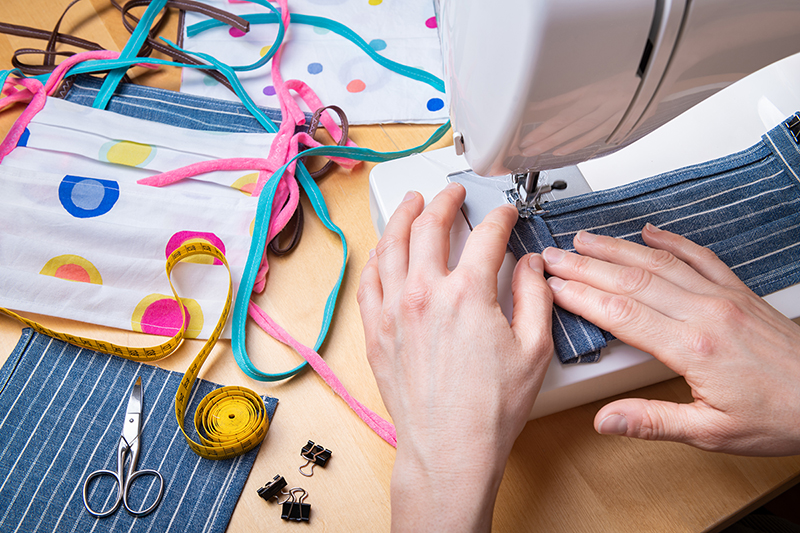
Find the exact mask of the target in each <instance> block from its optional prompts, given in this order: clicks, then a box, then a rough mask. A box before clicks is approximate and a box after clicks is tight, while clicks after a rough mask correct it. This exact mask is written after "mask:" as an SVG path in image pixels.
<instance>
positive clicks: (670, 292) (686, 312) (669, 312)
mask: <svg viewBox="0 0 800 533" xmlns="http://www.w3.org/2000/svg"><path fill="white" fill-rule="evenodd" d="M581 234H584V238H594V237H595V236H594V235H591V234H586V233H585V232H580V233H578V236H580V235H581ZM596 238H597V240H598V241H606V242H608V243H609V246H608V248H612V247H613V248H627V247H629V246H635V247H637V249H638V250H639V251H641V254H642V255H644V254H647V253H649V252H651V251H652V250H648V249H647V248H645V247H643V246H639V245H636V244H634V243H630V242H627V241H622V240H619V239H612V238H610V237H601V236H596ZM577 239H578V237H576V239H575V242H576V245H577V244H578V240H577ZM612 245H613V246H612ZM581 248H583V247H582V246H581ZM596 248H597V250H595V249H594V248H593V249H592V251H593V252H594V251H598V250H599V251H600V252H604V251H606V248H604V247H603V246H602V245H600V246H598V247H596ZM542 255H543V256H544V259H545V261H546V262H547V271H548V272H549V273H550V274H552V275H554V276H558V277H559V278H562V279H568V280H573V281H579V282H581V283H584V284H586V285H590V286H591V287H594V288H595V289H599V290H600V291H603V292H605V293H609V294H616V295H620V296H626V297H629V298H633V299H635V300H636V301H638V302H641V303H642V304H644V305H645V306H648V307H650V308H652V309H654V310H656V311H658V312H659V313H661V314H664V315H666V316H669V317H670V318H673V319H676V320H688V319H690V318H692V317H693V316H695V315H696V313H697V310H696V308H697V307H698V305H699V303H698V301H697V298H698V297H697V296H696V295H693V294H691V293H689V292H687V291H686V290H685V289H683V288H681V287H679V286H676V285H675V284H673V283H670V282H669V281H667V280H665V279H664V278H662V277H660V276H657V275H655V274H654V273H652V272H651V271H650V270H648V269H646V268H642V267H641V266H638V265H637V266H625V262H626V261H625V259H629V260H628V261H627V262H628V263H633V264H635V263H636V261H631V260H630V258H626V257H624V253H622V252H620V254H619V255H620V256H621V257H619V258H618V260H619V261H620V262H622V263H623V264H622V265H620V264H616V261H615V259H610V261H612V262H609V259H606V258H607V257H608V256H609V255H610V256H611V257H613V254H605V253H599V254H597V255H600V256H601V258H602V259H595V258H594V257H590V256H588V255H578V254H573V253H569V252H565V251H564V250H560V249H558V248H546V249H545V250H544V251H543V252H542ZM665 255H668V256H669V257H672V258H673V259H674V261H675V262H676V263H677V262H678V260H677V259H675V258H674V257H673V256H672V255H671V254H666V253H665ZM643 264H646V262H643ZM684 267H686V268H687V269H688V268H689V267H687V266H686V265H684Z"/></svg>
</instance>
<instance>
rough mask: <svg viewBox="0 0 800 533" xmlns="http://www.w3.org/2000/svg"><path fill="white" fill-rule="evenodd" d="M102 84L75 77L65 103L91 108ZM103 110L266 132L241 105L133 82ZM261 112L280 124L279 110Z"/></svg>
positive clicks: (215, 127)
mask: <svg viewBox="0 0 800 533" xmlns="http://www.w3.org/2000/svg"><path fill="white" fill-rule="evenodd" d="M102 85H103V80H102V79H100V78H95V77H93V76H88V75H86V74H81V75H79V76H75V78H74V81H73V84H72V87H71V88H70V90H69V92H68V93H67V94H66V96H64V100H67V101H68V102H74V103H76V104H80V105H84V106H87V107H91V106H92V104H93V103H94V99H95V97H96V96H97V93H98V92H99V91H100V87H101V86H102ZM106 109H107V110H108V111H112V112H114V113H119V114H120V115H126V116H129V117H136V118H141V119H144V120H150V121H152V122H159V123H161V124H170V125H172V126H178V127H181V128H188V129H193V130H205V131H227V132H239V133H258V132H264V131H265V130H264V127H263V126H261V124H259V123H258V121H257V120H256V119H255V118H253V115H252V114H251V113H250V112H249V111H248V110H247V108H245V107H244V106H243V105H242V104H240V103H237V102H228V101H225V100H215V99H213V98H205V97H202V96H193V95H190V94H184V93H177V92H174V91H168V90H165V89H156V88H154V87H146V86H144V85H135V84H132V83H121V84H119V86H118V87H117V90H116V91H115V92H114V96H112V97H111V100H110V101H109V103H108V106H107V107H106ZM260 109H261V110H262V111H264V113H265V114H266V115H267V116H268V117H269V118H270V119H271V120H273V121H274V122H275V123H276V124H280V121H281V112H280V110H279V109H271V108H260ZM310 122H311V114H310V113H306V124H308V123H310Z"/></svg>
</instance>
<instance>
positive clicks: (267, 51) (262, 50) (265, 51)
mask: <svg viewBox="0 0 800 533" xmlns="http://www.w3.org/2000/svg"><path fill="white" fill-rule="evenodd" d="M270 48H272V47H271V46H265V47H264V48H262V49H261V57H264V56H265V55H267V54H268V53H269V49H270Z"/></svg>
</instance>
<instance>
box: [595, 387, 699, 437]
mask: <svg viewBox="0 0 800 533" xmlns="http://www.w3.org/2000/svg"><path fill="white" fill-rule="evenodd" d="M701 409H702V408H701V407H700V406H698V404H694V403H693V404H677V403H672V402H665V401H660V400H642V399H638V398H631V399H625V400H617V401H615V402H611V403H610V404H608V405H606V406H604V407H603V408H602V409H600V411H598V413H597V415H595V417H594V428H595V430H596V431H597V432H598V433H600V434H602V435H623V436H626V437H633V438H636V439H644V440H663V441H673V442H682V443H686V444H693V445H698V443H697V442H696V441H697V439H696V438H695V435H694V434H693V433H694V432H693V430H692V428H698V427H704V426H705V425H706V424H705V423H704V421H701V420H700V419H701V418H704V417H703V414H702V413H701V412H700V410H701Z"/></svg>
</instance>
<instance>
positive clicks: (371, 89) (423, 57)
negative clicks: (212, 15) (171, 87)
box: [181, 0, 448, 124]
mask: <svg viewBox="0 0 800 533" xmlns="http://www.w3.org/2000/svg"><path fill="white" fill-rule="evenodd" d="M201 1H202V2H203V3H205V4H209V5H211V6H213V7H218V8H221V9H225V10H227V11H230V12H232V13H234V14H236V15H240V16H247V15H249V14H253V13H264V12H265V10H264V9H263V8H262V7H260V6H258V5H255V4H253V3H250V2H236V3H231V2H229V1H228V0H201ZM288 4H289V10H290V11H291V13H292V17H293V18H292V25H291V36H290V38H289V40H290V42H291V46H287V47H286V49H285V51H284V56H283V60H282V62H281V74H282V75H283V76H284V77H285V78H286V79H297V80H301V81H303V82H305V83H306V84H307V85H308V86H309V87H311V88H312V89H313V90H314V91H315V92H316V93H317V95H318V96H319V97H320V100H322V101H323V102H326V103H335V104H336V105H338V106H340V107H342V108H343V109H345V110H346V111H347V118H348V119H349V120H350V123H351V124H375V123H386V122H416V123H434V124H441V123H444V122H446V121H447V119H448V110H447V102H446V101H445V96H444V95H443V94H442V93H441V92H439V91H438V90H436V89H435V88H433V87H430V86H428V85H425V84H420V83H417V82H415V81H413V80H411V79H408V78H405V77H403V76H402V75H399V74H398V73H396V72H393V71H391V70H389V69H386V68H384V67H382V66H381V65H379V64H378V63H376V62H375V61H373V60H372V59H370V58H369V57H368V56H367V55H366V54H365V53H364V51H363V50H360V49H359V48H358V47H357V46H356V45H354V44H353V43H352V42H350V41H349V40H347V39H345V38H344V37H342V36H341V35H337V34H336V33H334V32H332V31H330V29H328V28H324V27H319V26H314V25H312V24H310V23H308V20H306V19H304V18H303V16H308V15H311V16H317V17H327V18H329V19H332V20H335V21H337V22H339V23H341V24H343V25H344V26H347V27H348V28H350V29H351V30H352V31H353V32H354V33H356V34H358V35H359V36H361V37H362V38H363V39H364V41H365V44H366V45H367V46H368V47H369V48H370V49H372V50H374V51H375V52H377V53H378V54H380V55H382V56H384V57H386V58H389V59H392V60H394V61H397V62H399V63H402V64H404V65H408V66H413V67H417V68H421V69H423V70H425V71H427V72H429V73H431V74H433V75H435V76H437V77H441V76H442V52H441V47H440V45H439V34H438V27H437V23H436V17H435V12H434V3H433V2H432V1H431V0H404V1H402V2H393V1H390V0H368V1H367V0H290V1H289V3H288ZM205 20H207V17H204V16H203V15H199V14H194V13H187V15H186V26H185V27H186V30H185V34H184V41H183V42H184V46H185V47H186V49H187V50H189V51H192V52H204V53H208V54H212V55H214V56H215V57H217V58H219V59H220V60H222V61H224V62H226V63H229V64H231V65H238V64H242V63H251V62H254V61H256V60H258V59H259V58H260V57H262V56H264V55H265V54H267V53H268V52H269V51H270V45H271V44H272V43H273V41H274V40H275V35H276V33H277V31H278V28H277V24H274V23H273V24H260V23H258V22H259V21H258V20H257V19H248V20H250V21H251V26H250V31H249V33H246V34H245V33H242V32H241V31H239V30H237V29H236V28H233V27H230V26H227V25H226V26H217V27H214V28H212V29H208V30H207V31H202V32H198V33H194V32H193V31H191V27H192V25H194V24H198V23H201V22H203V21H205ZM269 73H270V66H264V67H262V68H260V69H256V70H253V71H249V72H240V73H239V79H240V81H241V82H242V84H243V85H244V88H245V90H246V91H247V93H248V94H249V95H251V96H252V98H253V100H254V101H255V103H256V104H257V105H259V106H265V107H278V104H279V97H278V94H277V91H276V87H275V85H274V83H273V80H272V78H271V77H270V75H269ZM181 92H185V93H189V94H195V95H199V96H207V97H210V98H221V99H228V100H230V99H232V98H235V96H234V95H233V94H232V93H231V92H230V91H228V90H227V89H226V88H225V87H224V86H223V85H221V84H219V83H218V82H217V81H216V80H214V79H213V78H210V77H208V76H205V75H204V74H203V73H202V72H199V71H194V70H191V69H186V70H185V71H184V75H183V77H182V82H181ZM304 111H314V110H313V109H308V108H305V109H304Z"/></svg>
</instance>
